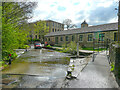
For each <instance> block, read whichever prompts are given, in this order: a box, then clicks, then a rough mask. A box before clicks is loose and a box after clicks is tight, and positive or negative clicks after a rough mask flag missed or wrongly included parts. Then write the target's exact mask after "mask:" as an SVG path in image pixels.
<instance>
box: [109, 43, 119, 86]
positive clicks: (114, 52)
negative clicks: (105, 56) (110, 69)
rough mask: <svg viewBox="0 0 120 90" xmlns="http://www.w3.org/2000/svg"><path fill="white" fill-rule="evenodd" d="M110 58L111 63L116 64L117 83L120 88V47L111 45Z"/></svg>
mask: <svg viewBox="0 0 120 90" xmlns="http://www.w3.org/2000/svg"><path fill="white" fill-rule="evenodd" d="M109 57H110V61H111V62H114V63H115V68H114V74H115V77H116V81H117V82H118V85H119V86H120V46H118V45H115V44H114V45H111V46H110V49H109Z"/></svg>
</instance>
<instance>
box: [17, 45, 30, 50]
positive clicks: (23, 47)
mask: <svg viewBox="0 0 120 90" xmlns="http://www.w3.org/2000/svg"><path fill="white" fill-rule="evenodd" d="M27 48H29V46H28V45H22V46H21V47H19V49H27Z"/></svg>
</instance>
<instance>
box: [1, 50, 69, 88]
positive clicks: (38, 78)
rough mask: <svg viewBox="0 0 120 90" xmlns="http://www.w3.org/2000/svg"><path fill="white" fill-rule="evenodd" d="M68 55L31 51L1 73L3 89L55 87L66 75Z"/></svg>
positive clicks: (48, 51)
mask: <svg viewBox="0 0 120 90" xmlns="http://www.w3.org/2000/svg"><path fill="white" fill-rule="evenodd" d="M67 56H68V54H65V53H60V52H55V51H51V50H46V49H32V50H30V51H28V52H26V53H24V54H22V55H21V56H20V57H19V58H17V59H16V60H14V61H13V62H12V65H10V66H8V67H7V68H6V69H4V70H3V71H2V79H3V88H13V87H16V88H50V87H56V86H57V85H58V84H59V83H60V81H61V80H63V79H64V78H65V76H66V74H67V68H68V64H69V62H70V58H69V57H67Z"/></svg>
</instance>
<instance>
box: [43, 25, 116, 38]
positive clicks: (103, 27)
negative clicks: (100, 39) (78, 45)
mask: <svg viewBox="0 0 120 90" xmlns="http://www.w3.org/2000/svg"><path fill="white" fill-rule="evenodd" d="M114 30H118V23H109V24H102V25H95V26H89V27H84V28H77V29H71V30H64V31H57V32H51V33H49V34H47V35H45V36H56V35H68V34H77V33H88V32H103V31H114Z"/></svg>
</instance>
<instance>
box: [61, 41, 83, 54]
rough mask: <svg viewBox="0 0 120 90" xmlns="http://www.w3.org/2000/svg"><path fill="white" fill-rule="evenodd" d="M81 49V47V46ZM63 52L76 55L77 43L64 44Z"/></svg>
mask: <svg viewBox="0 0 120 90" xmlns="http://www.w3.org/2000/svg"><path fill="white" fill-rule="evenodd" d="M79 49H81V47H80V46H79ZM63 52H69V53H72V54H76V52H77V43H75V42H73V41H71V42H70V43H69V44H63Z"/></svg>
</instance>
